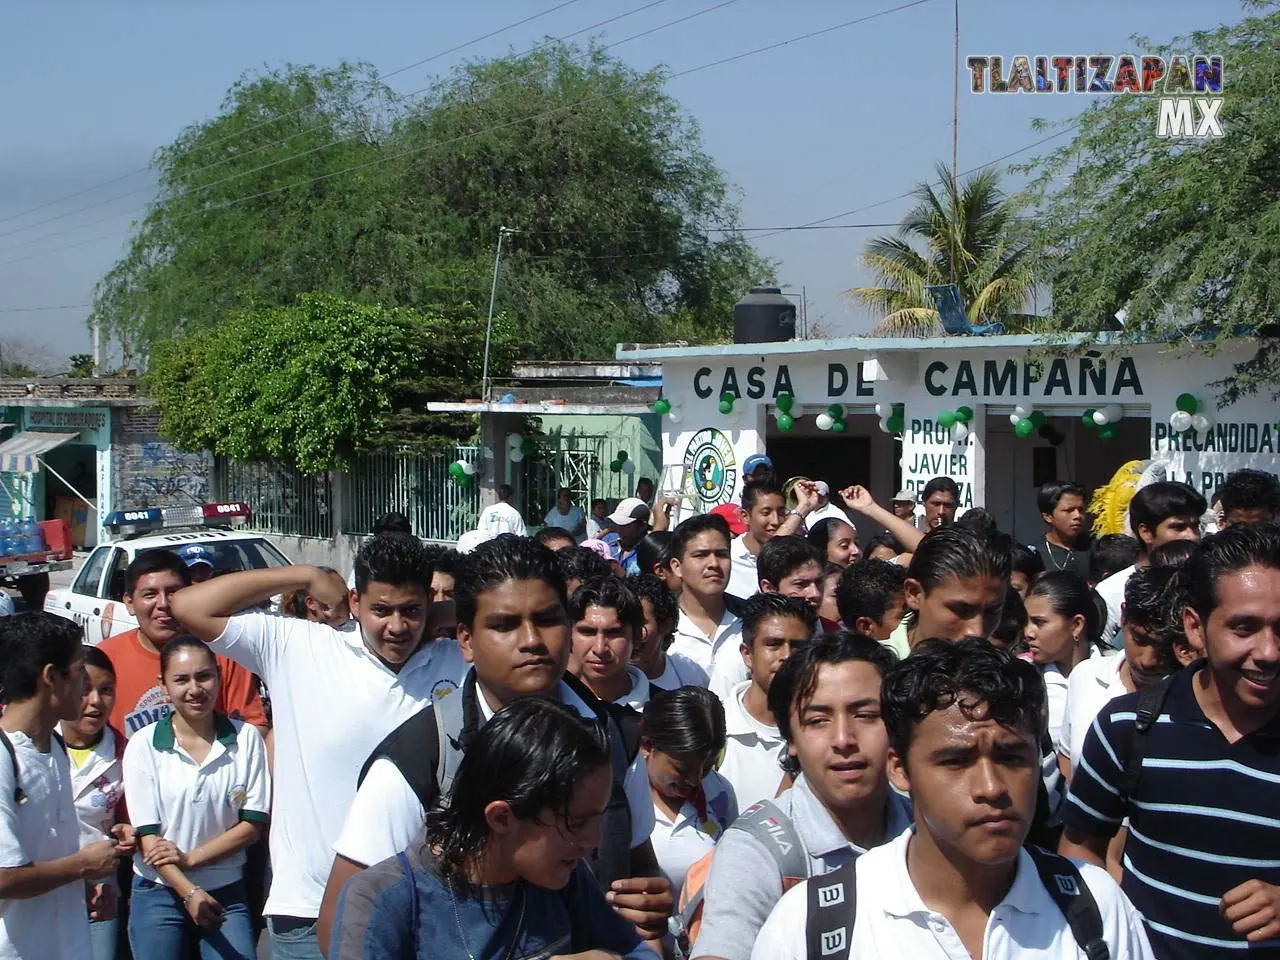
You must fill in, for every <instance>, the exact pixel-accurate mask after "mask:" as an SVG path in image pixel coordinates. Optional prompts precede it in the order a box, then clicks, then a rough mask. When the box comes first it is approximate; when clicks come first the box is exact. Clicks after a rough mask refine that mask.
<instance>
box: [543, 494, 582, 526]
mask: <svg viewBox="0 0 1280 960" xmlns="http://www.w3.org/2000/svg"><path fill="white" fill-rule="evenodd" d="M542 524H543V526H546V527H559V528H560V529H561V530H564V531H566V532H568V533H570V534H572V535H573V536H574V537H575V538H576V537H581V536H582V535H583V534H584V533H586V532H587V518H586V517H584V516H583V515H582V508H581V507H579V506H577V505H575V504H574V502H573V491H572V490H570V489H569V488H568V487H561V488H560V492H559V493H557V494H556V505H555V506H554V507H552V508H551V509H550V510H548V511H547V515H546V516H545V517H543V518H542Z"/></svg>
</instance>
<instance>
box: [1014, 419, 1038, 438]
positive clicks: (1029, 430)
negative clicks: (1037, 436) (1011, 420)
mask: <svg viewBox="0 0 1280 960" xmlns="http://www.w3.org/2000/svg"><path fill="white" fill-rule="evenodd" d="M1013 432H1014V433H1016V434H1017V435H1018V436H1020V437H1022V438H1023V439H1026V438H1027V437H1029V436H1031V435H1032V434H1033V433H1035V432H1036V425H1035V424H1034V423H1032V422H1031V418H1030V417H1028V418H1027V419H1026V420H1019V421H1018V425H1017V426H1016V427H1014V428H1013Z"/></svg>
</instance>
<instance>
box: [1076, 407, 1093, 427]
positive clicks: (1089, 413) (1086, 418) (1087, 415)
mask: <svg viewBox="0 0 1280 960" xmlns="http://www.w3.org/2000/svg"><path fill="white" fill-rule="evenodd" d="M1096 412H1097V411H1095V410H1094V409H1093V407H1090V408H1089V409H1088V410H1086V411H1085V412H1084V413H1082V414H1081V415H1080V422H1081V423H1083V424H1084V425H1085V426H1086V427H1096V426H1097V424H1096V423H1094V422H1093V415H1094V413H1096Z"/></svg>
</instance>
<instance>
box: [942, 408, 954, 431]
mask: <svg viewBox="0 0 1280 960" xmlns="http://www.w3.org/2000/svg"><path fill="white" fill-rule="evenodd" d="M958 422H959V418H958V417H957V416H956V415H955V414H954V413H952V412H951V411H950V410H943V411H942V412H941V413H940V414H938V426H940V427H946V428H947V429H948V430H950V429H951V428H952V427H954V426H955V425H956V424H957V423H958Z"/></svg>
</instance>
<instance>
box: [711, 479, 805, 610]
mask: <svg viewBox="0 0 1280 960" xmlns="http://www.w3.org/2000/svg"><path fill="white" fill-rule="evenodd" d="M796 498H797V501H798V503H797V505H796V508H795V509H794V510H792V511H790V512H789V513H788V512H787V506H786V504H787V498H786V496H785V495H784V494H783V492H782V488H781V487H779V486H777V485H776V484H775V483H774V482H773V481H772V480H748V481H747V482H746V484H744V485H743V487H742V522H743V523H745V524H746V525H747V532H746V533H744V534H743V535H742V536H740V537H736V538H734V541H733V543H732V545H731V549H730V557H731V559H732V561H733V567H732V570H731V571H730V576H729V586H728V590H727V592H728V593H729V595H730V596H734V597H737V598H738V599H739V600H745V599H747V597H749V596H751V595H752V594H753V593H755V592H756V591H757V590H758V589H759V577H758V575H757V573H756V561H757V558H758V557H759V556H760V551H761V549H762V548H763V547H764V545H765V544H766V543H768V542H769V541H770V540H772V539H773V538H774V537H778V536H783V537H785V536H787V535H788V534H792V533H803V532H804V521H805V518H806V517H808V516H809V514H811V513H812V512H813V511H814V508H815V507H816V506H817V504H818V492H817V489H816V488H815V487H814V485H813V484H812V483H800V484H797V485H796Z"/></svg>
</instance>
